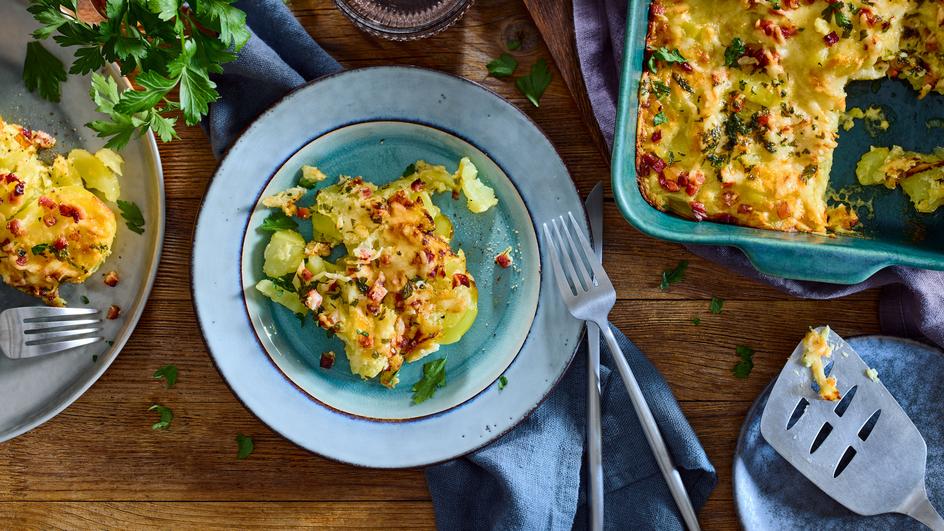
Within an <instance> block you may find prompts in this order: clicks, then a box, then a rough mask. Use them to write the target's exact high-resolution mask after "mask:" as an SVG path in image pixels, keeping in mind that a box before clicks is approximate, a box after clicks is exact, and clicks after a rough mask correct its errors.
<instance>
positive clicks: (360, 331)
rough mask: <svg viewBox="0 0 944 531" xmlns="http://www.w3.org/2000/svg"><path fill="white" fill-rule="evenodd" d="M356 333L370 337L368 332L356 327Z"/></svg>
mask: <svg viewBox="0 0 944 531" xmlns="http://www.w3.org/2000/svg"><path fill="white" fill-rule="evenodd" d="M357 335H359V336H364V337H370V334H369V333H368V332H365V331H363V330H361V329H360V328H358V329H357Z"/></svg>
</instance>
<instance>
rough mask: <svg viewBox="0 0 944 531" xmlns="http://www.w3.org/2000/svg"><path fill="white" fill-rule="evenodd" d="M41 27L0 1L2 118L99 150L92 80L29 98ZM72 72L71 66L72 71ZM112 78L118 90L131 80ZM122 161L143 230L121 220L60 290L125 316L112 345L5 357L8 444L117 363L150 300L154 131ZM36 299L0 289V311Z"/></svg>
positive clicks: (113, 330) (112, 327)
mask: <svg viewBox="0 0 944 531" xmlns="http://www.w3.org/2000/svg"><path fill="white" fill-rule="evenodd" d="M35 27H36V22H35V21H33V18H32V16H31V15H30V14H29V13H28V12H27V11H26V2H22V1H20V0H16V1H10V0H6V1H3V2H0V35H2V36H3V37H2V39H0V91H2V93H3V98H2V100H0V116H2V117H3V118H4V119H5V120H7V121H9V122H13V123H18V124H21V125H24V126H27V127H30V128H33V129H39V130H43V131H46V132H48V133H50V134H51V135H53V136H55V137H56V140H57V141H58V142H57V146H56V148H55V149H56V151H59V152H66V151H68V150H69V149H72V148H77V147H82V148H85V149H89V150H92V151H94V150H96V149H99V148H101V147H102V146H103V145H104V142H103V141H102V140H101V139H99V138H97V137H95V134H94V133H93V132H92V131H91V130H89V129H88V128H86V127H85V126H84V124H86V123H88V122H90V121H92V120H95V119H98V118H100V117H101V115H100V114H98V113H97V112H96V111H95V107H94V105H93V104H92V102H91V100H90V99H89V79H88V77H85V76H83V77H75V76H72V77H70V79H69V81H68V82H66V83H65V84H64V85H63V87H62V101H61V103H58V104H55V103H50V102H47V101H45V100H42V99H41V98H39V96H37V95H35V94H31V93H29V92H28V91H27V90H26V88H25V87H24V86H23V82H22V80H21V78H20V75H21V72H22V65H23V58H24V56H25V54H26V43H27V42H29V40H30V36H29V33H30V32H31V31H32V30H33V29H34V28H35ZM46 48H47V49H48V50H49V51H51V52H53V53H54V54H56V55H57V56H58V57H59V58H60V59H62V60H63V61H64V62H65V63H66V65H68V64H69V62H68V61H69V60H70V59H71V55H72V54H71V52H69V51H66V50H62V49H61V48H60V47H59V46H58V45H57V44H55V43H54V42H52V41H49V42H47V43H46ZM67 67H68V66H67ZM110 74H111V75H115V79H117V80H118V81H119V85H120V86H126V82H125V81H124V80H123V79H121V78H120V77H118V76H117V75H116V72H110ZM121 154H122V156H123V157H124V158H125V168H124V176H123V177H122V179H121V197H122V199H124V200H126V201H134V202H135V203H137V204H138V206H139V207H140V208H141V212H142V213H143V214H144V219H145V222H146V225H145V231H144V234H142V235H137V234H135V233H133V232H131V231H130V230H128V229H127V227H126V226H125V224H124V221H123V220H122V219H121V217H120V215H119V211H118V209H117V207H116V206H115V205H110V206H111V207H112V209H113V210H114V211H115V215H116V216H118V236H117V238H116V241H115V245H114V248H113V254H112V255H111V257H109V259H108V261H106V262H105V264H104V265H103V266H102V267H101V269H100V270H99V272H98V273H96V274H95V275H92V277H91V278H89V280H88V281H87V282H86V283H85V284H82V285H73V284H67V285H64V286H63V287H62V290H61V291H62V294H63V297H64V298H65V299H66V301H68V303H69V305H70V306H76V307H84V306H85V304H83V303H82V297H83V296H85V297H88V298H89V300H90V302H89V305H88V306H90V307H94V308H99V309H101V310H103V311H105V310H107V309H108V307H109V306H110V305H112V304H115V305H118V306H119V307H120V308H121V310H122V313H121V317H119V318H118V319H116V320H113V321H106V322H105V331H104V337H105V338H107V339H109V340H110V341H111V342H112V343H111V344H108V343H99V344H96V345H91V346H89V347H84V348H78V349H74V350H71V351H68V352H64V353H60V354H54V355H51V356H46V357H42V358H34V359H28V360H15V361H14V360H9V359H7V358H6V357H5V356H2V355H0V441H5V440H7V439H11V438H13V437H16V436H17V435H20V434H22V433H25V432H26V431H29V430H31V429H33V428H35V427H36V426H38V425H40V424H42V423H43V422H46V421H47V420H49V419H51V418H52V417H54V416H55V415H57V414H58V413H59V412H61V411H62V410H63V409H65V408H66V407H67V406H68V405H69V404H71V403H72V402H73V401H75V400H76V399H77V398H79V397H80V396H82V393H84V392H85V390H86V389H88V388H89V387H91V385H92V384H93V383H95V381H96V380H98V378H99V377H100V376H101V375H102V373H104V372H105V369H107V368H108V366H109V365H111V363H112V362H113V361H114V360H115V358H116V357H117V356H118V353H119V352H120V351H121V348H122V347H123V346H124V344H125V342H126V341H127V340H128V337H129V336H130V335H131V332H132V331H133V330H134V327H135V325H136V324H137V322H138V319H139V318H140V316H141V312H142V311H143V309H144V304H145V302H146V301H147V297H148V294H149V293H150V291H151V286H152V284H153V283H154V275H155V274H156V273H157V263H158V260H159V259H160V253H161V243H162V241H163V238H164V184H163V177H162V173H161V162H160V158H159V155H158V152H157V145H156V144H155V142H154V138H153V136H152V135H151V134H148V135H146V136H145V137H143V138H141V139H138V140H135V141H133V142H131V144H129V145H128V147H126V148H125V149H124V150H123V151H122V152H121ZM111 270H115V271H117V272H118V274H119V276H120V277H121V282H120V283H119V284H118V286H116V287H114V288H110V287H108V286H106V285H105V284H104V283H103V282H102V276H101V274H102V273H105V272H106V271H111ZM39 304H41V303H40V301H39V300H38V299H34V298H32V297H29V296H27V295H25V294H23V293H20V292H19V291H17V290H15V289H13V288H10V287H7V286H5V285H0V310H4V309H6V308H13V307H17V306H36V305H39Z"/></svg>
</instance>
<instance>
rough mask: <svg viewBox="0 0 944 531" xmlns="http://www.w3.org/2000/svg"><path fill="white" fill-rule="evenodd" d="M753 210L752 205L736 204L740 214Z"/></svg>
mask: <svg viewBox="0 0 944 531" xmlns="http://www.w3.org/2000/svg"><path fill="white" fill-rule="evenodd" d="M753 211H754V207H752V206H751V205H748V204H744V203H742V204H741V205H739V206H738V212H739V213H741V214H750V213H751V212H753Z"/></svg>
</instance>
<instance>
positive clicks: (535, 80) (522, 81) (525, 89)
mask: <svg viewBox="0 0 944 531" xmlns="http://www.w3.org/2000/svg"><path fill="white" fill-rule="evenodd" d="M550 84H551V70H550V69H549V68H548V67H547V61H545V60H544V59H543V58H541V59H538V60H537V61H536V62H535V63H534V64H533V65H531V71H530V72H529V73H528V75H526V76H522V77H519V78H518V79H516V80H515V86H516V87H518V90H520V91H521V93H522V94H524V95H525V97H527V98H528V101H530V102H531V104H532V105H534V106H535V107H540V106H541V105H540V101H541V96H543V95H544V91H545V90H546V89H547V86H548V85H550Z"/></svg>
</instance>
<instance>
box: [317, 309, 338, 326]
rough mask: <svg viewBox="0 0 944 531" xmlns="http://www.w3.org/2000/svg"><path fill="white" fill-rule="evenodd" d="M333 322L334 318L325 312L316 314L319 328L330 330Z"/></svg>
mask: <svg viewBox="0 0 944 531" xmlns="http://www.w3.org/2000/svg"><path fill="white" fill-rule="evenodd" d="M335 324H337V323H336V322H335V320H334V318H332V317H331V316H329V315H328V314H327V313H319V314H318V326H320V327H321V328H324V329H325V330H331V329H332V328H334V325H335Z"/></svg>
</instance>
